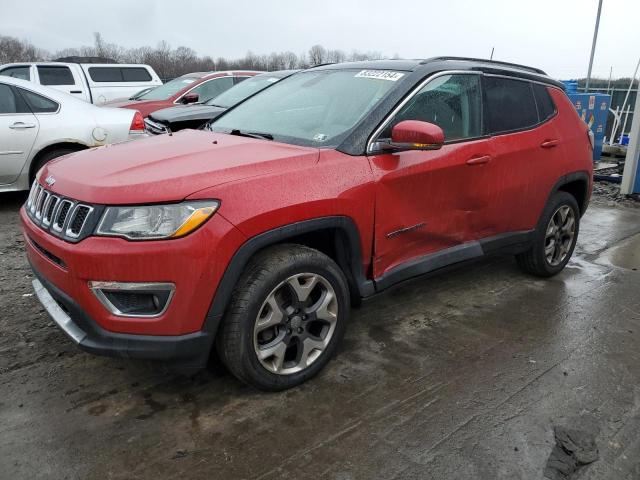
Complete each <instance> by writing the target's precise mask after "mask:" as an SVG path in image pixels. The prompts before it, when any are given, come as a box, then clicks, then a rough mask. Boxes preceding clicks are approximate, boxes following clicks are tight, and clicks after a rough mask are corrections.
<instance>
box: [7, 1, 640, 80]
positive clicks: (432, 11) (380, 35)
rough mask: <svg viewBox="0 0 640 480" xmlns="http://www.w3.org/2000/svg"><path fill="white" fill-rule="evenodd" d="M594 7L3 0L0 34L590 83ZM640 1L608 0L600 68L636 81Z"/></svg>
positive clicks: (48, 43)
mask: <svg viewBox="0 0 640 480" xmlns="http://www.w3.org/2000/svg"><path fill="white" fill-rule="evenodd" d="M597 5H598V0H535V1H524V0H510V1H509V0H440V1H431V0H385V1H382V0H367V1H355V0H354V1H350V0H313V1H309V0H253V1H249V0H230V1H218V0H180V1H164V0H156V1H150V0H134V1H131V0H107V1H104V2H92V1H86V0H64V1H63V2H62V1H60V2H58V1H51V0H31V1H25V0H0V34H2V35H11V36H16V37H19V38H22V39H28V40H30V41H31V42H32V43H34V44H35V45H36V46H38V47H42V48H46V49H48V50H51V51H55V50H58V49H62V48H65V47H79V46H82V45H87V44H91V43H92V42H93V32H96V31H99V32H101V33H102V35H103V37H104V39H105V40H106V41H107V42H111V43H117V44H120V45H123V46H125V47H138V46H143V45H152V46H154V45H156V44H157V43H158V42H159V41H160V40H167V41H168V42H169V43H170V44H171V46H173V47H177V46H180V45H184V46H187V47H191V48H193V49H194V50H196V51H197V52H198V53H199V54H201V55H211V56H212V57H214V58H215V57H218V56H225V57H240V56H242V55H244V54H245V53H246V52H247V51H248V50H251V51H252V52H254V53H258V54H260V53H270V52H272V51H283V50H292V51H294V52H296V53H300V52H303V51H306V50H307V49H308V48H309V47H310V46H311V45H313V44H316V43H319V44H322V45H324V46H325V47H327V48H339V49H342V50H345V51H347V52H348V51H350V50H353V49H356V50H360V51H380V52H382V53H383V54H385V55H388V56H392V55H394V54H396V53H397V54H398V55H400V57H403V58H426V57H430V56H436V55H459V56H473V57H487V58H488V57H489V55H490V53H491V47H495V54H494V58H495V59H497V60H505V61H512V62H516V63H524V64H530V65H533V66H537V67H540V68H542V69H543V70H546V71H547V73H549V74H550V75H552V76H554V77H557V78H570V77H576V76H585V75H586V72H587V67H588V62H589V51H590V48H591V40H592V35H593V27H594V23H595V17H596V11H597ZM638 25H640V1H639V0H604V5H603V12H602V19H601V22H600V33H599V36H598V46H597V50H596V57H595V62H594V73H595V74H596V75H597V76H601V77H608V75H609V68H610V67H611V66H613V75H614V77H623V76H627V77H629V76H631V75H632V74H633V71H634V69H635V65H636V62H637V61H638V57H639V56H640V28H638Z"/></svg>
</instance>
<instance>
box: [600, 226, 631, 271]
mask: <svg viewBox="0 0 640 480" xmlns="http://www.w3.org/2000/svg"><path fill="white" fill-rule="evenodd" d="M597 262H598V263H600V264H603V265H614V266H616V267H620V268H626V269H629V270H638V271H640V234H637V235H634V236H633V237H631V238H628V239H627V240H625V241H624V242H622V243H620V244H619V245H616V246H614V247H611V248H609V249H607V250H605V251H604V252H602V254H601V255H600V256H599V257H598V260H597Z"/></svg>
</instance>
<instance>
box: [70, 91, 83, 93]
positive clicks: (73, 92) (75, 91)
mask: <svg viewBox="0 0 640 480" xmlns="http://www.w3.org/2000/svg"><path fill="white" fill-rule="evenodd" d="M69 93H82V90H71V91H70V92H69Z"/></svg>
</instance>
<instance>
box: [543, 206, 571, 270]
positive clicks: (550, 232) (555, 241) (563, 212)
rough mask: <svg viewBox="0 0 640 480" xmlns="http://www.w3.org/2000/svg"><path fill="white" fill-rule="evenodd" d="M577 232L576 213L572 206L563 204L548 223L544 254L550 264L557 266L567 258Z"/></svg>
mask: <svg viewBox="0 0 640 480" xmlns="http://www.w3.org/2000/svg"><path fill="white" fill-rule="evenodd" d="M575 234H576V217H575V213H574V212H573V210H572V209H571V207H569V206H567V205H563V206H561V207H560V208H558V209H557V210H556V211H555V212H554V214H553V215H552V216H551V220H549V224H548V225H547V231H546V234H545V244H544V254H545V258H546V260H547V263H548V264H549V265H551V266H552V267H556V266H558V265H560V264H561V263H562V262H563V261H564V260H565V259H566V258H567V255H568V254H569V251H570V250H571V246H572V245H573V240H574V237H575Z"/></svg>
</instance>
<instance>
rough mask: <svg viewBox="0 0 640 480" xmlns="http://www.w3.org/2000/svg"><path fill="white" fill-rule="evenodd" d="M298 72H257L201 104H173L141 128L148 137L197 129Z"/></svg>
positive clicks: (150, 116)
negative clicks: (149, 135)
mask: <svg viewBox="0 0 640 480" xmlns="http://www.w3.org/2000/svg"><path fill="white" fill-rule="evenodd" d="M297 71H298V70H280V71H277V72H268V73H261V74H258V75H256V76H255V77H253V78H250V79H248V80H245V81H243V82H242V83H240V84H237V85H235V86H233V87H231V88H230V89H229V90H227V91H226V92H224V93H221V94H220V95H218V96H217V97H214V98H212V99H211V100H208V101H206V102H204V103H198V104H189V105H177V106H175V107H169V108H163V109H161V110H157V111H155V112H153V113H152V114H150V115H149V116H148V117H147V118H145V119H144V124H145V129H146V131H147V133H149V134H151V135H160V134H163V133H169V132H177V131H178V130H182V129H185V128H200V127H202V126H204V125H205V124H206V123H207V122H210V121H211V120H213V119H214V118H217V117H218V116H219V115H221V114H222V113H223V112H225V111H226V110H227V109H229V108H231V107H233V106H234V105H237V104H238V103H240V102H242V101H244V100H246V99H247V98H249V97H251V96H252V95H255V94H256V93H258V92H260V91H262V90H264V89H265V88H267V87H270V86H271V85H274V84H275V83H276V82H279V81H280V80H282V79H283V78H287V77H289V76H290V75H293V74H294V73H296V72H297Z"/></svg>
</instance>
